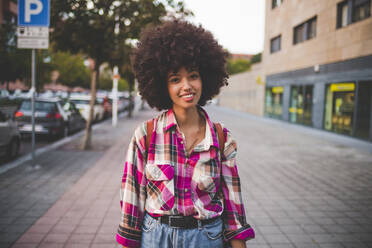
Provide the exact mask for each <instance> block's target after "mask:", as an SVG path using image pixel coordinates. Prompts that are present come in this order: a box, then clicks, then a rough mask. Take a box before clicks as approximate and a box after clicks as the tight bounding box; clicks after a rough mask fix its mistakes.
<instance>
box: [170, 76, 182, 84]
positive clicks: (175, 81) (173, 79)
mask: <svg viewBox="0 0 372 248" xmlns="http://www.w3.org/2000/svg"><path fill="white" fill-rule="evenodd" d="M178 81H179V78H178V77H171V78H170V79H168V82H170V83H178Z"/></svg>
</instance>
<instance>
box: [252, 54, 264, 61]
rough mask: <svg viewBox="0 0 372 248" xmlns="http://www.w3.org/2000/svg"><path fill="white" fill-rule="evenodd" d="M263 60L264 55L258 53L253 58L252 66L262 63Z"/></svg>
mask: <svg viewBox="0 0 372 248" xmlns="http://www.w3.org/2000/svg"><path fill="white" fill-rule="evenodd" d="M261 58H262V53H257V54H255V55H253V57H252V58H251V63H252V64H255V63H259V62H261Z"/></svg>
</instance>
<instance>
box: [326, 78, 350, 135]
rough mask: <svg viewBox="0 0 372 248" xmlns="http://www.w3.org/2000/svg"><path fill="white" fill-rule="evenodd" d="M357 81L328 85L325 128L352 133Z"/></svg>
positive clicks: (342, 132)
mask: <svg viewBox="0 0 372 248" xmlns="http://www.w3.org/2000/svg"><path fill="white" fill-rule="evenodd" d="M354 95H355V83H354V82H351V83H349V82H348V83H335V84H330V85H328V87H327V92H326V103H325V116H324V129H326V130H329V131H333V132H336V133H341V134H348V135H351V134H352V127H353V121H354V120H353V117H354Z"/></svg>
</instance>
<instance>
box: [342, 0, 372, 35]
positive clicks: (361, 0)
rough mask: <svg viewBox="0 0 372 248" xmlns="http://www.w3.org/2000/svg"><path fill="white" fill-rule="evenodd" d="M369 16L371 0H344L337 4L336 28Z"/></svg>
mask: <svg viewBox="0 0 372 248" xmlns="http://www.w3.org/2000/svg"><path fill="white" fill-rule="evenodd" d="M370 16H371V0H346V1H342V2H340V3H338V4H337V28H342V27H345V26H347V25H349V24H352V23H355V22H359V21H362V20H364V19H366V18H368V17H370Z"/></svg>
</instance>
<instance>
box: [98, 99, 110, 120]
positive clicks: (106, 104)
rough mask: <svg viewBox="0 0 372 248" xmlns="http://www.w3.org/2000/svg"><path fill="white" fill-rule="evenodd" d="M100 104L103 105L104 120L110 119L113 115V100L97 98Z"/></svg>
mask: <svg viewBox="0 0 372 248" xmlns="http://www.w3.org/2000/svg"><path fill="white" fill-rule="evenodd" d="M97 101H98V103H100V104H102V105H103V110H104V118H107V117H110V116H111V115H112V100H111V99H109V98H108V97H107V96H105V97H99V96H97Z"/></svg>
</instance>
